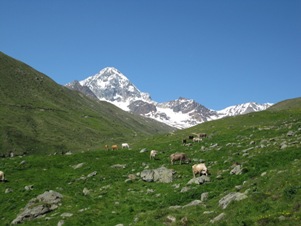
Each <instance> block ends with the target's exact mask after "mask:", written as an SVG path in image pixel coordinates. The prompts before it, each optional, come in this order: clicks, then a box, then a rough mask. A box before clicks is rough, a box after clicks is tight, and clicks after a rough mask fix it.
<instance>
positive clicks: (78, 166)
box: [72, 163, 84, 169]
mask: <svg viewBox="0 0 301 226" xmlns="http://www.w3.org/2000/svg"><path fill="white" fill-rule="evenodd" d="M83 165H84V163H79V164H77V165H74V166H72V168H73V169H79V168H81V167H83Z"/></svg>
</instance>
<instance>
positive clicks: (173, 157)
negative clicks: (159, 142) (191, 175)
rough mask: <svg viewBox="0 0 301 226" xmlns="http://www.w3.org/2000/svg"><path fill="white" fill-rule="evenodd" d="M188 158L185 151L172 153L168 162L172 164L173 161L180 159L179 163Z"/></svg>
mask: <svg viewBox="0 0 301 226" xmlns="http://www.w3.org/2000/svg"><path fill="white" fill-rule="evenodd" d="M187 160H188V158H187V156H186V154H185V153H174V154H171V155H170V162H171V164H172V165H173V163H174V162H175V161H180V165H181V164H182V161H187Z"/></svg>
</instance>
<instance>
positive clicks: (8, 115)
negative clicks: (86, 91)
mask: <svg viewBox="0 0 301 226" xmlns="http://www.w3.org/2000/svg"><path fill="white" fill-rule="evenodd" d="M171 130H172V128H170V127H168V126H166V125H164V124H161V123H158V122H156V121H153V120H150V119H145V118H142V117H139V116H136V115H132V114H129V113H126V112H124V111H122V110H120V109H119V108H117V107H115V106H113V105H111V104H108V103H106V102H100V101H99V102H96V101H94V100H91V99H89V98H87V97H86V96H84V95H82V94H80V93H78V92H75V91H71V90H69V89H67V88H65V87H63V86H61V85H58V84H57V83H55V82H54V81H53V80H51V79H50V78H49V77H47V76H46V75H44V74H42V73H40V72H38V71H36V70H35V69H33V68H31V67H29V66H28V65H26V64H24V63H22V62H20V61H17V60H15V59H13V58H11V57H9V56H7V55H5V54H3V53H1V52H0V154H1V155H7V154H8V153H9V152H11V151H12V152H14V153H15V154H23V153H29V154H32V153H53V152H59V153H60V152H66V151H79V150H87V149H95V148H101V147H103V145H104V144H108V145H111V144H114V143H115V142H116V143H120V142H132V141H134V140H135V139H141V137H145V136H149V135H153V134H158V133H164V132H168V131H171Z"/></svg>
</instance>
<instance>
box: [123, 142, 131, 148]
mask: <svg viewBox="0 0 301 226" xmlns="http://www.w3.org/2000/svg"><path fill="white" fill-rule="evenodd" d="M121 147H122V149H124V148H127V149H129V148H130V145H129V144H128V143H123V144H121Z"/></svg>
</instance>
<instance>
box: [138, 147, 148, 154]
mask: <svg viewBox="0 0 301 226" xmlns="http://www.w3.org/2000/svg"><path fill="white" fill-rule="evenodd" d="M144 152H148V150H147V149H146V148H143V149H141V151H140V153H144Z"/></svg>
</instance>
